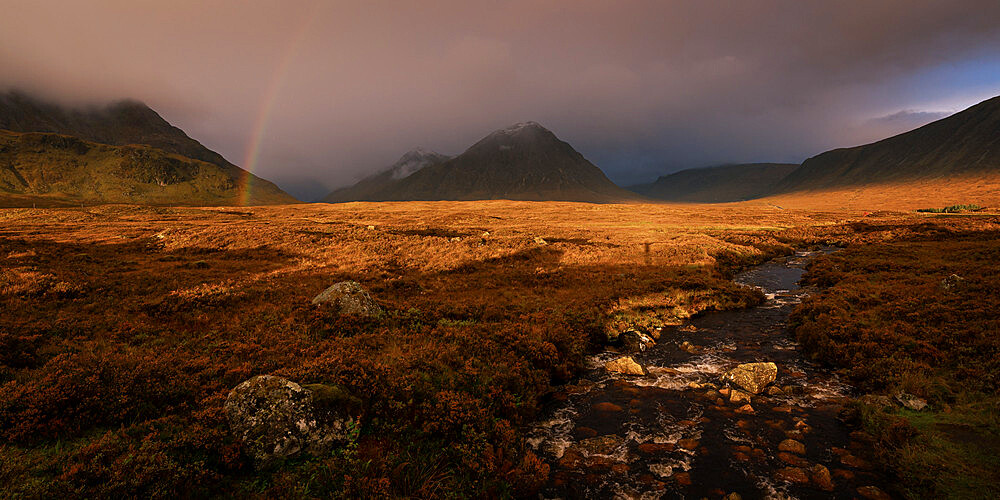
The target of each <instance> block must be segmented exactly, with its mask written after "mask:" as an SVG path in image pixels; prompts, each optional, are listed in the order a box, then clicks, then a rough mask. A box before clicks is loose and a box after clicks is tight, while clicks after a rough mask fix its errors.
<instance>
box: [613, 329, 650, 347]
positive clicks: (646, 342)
mask: <svg viewBox="0 0 1000 500" xmlns="http://www.w3.org/2000/svg"><path fill="white" fill-rule="evenodd" d="M618 340H619V341H620V342H621V344H622V350H624V351H625V352H643V351H645V350H646V349H649V348H650V347H653V346H654V345H656V341H654V340H653V339H652V337H650V336H649V335H646V334H645V333H642V332H637V331H635V330H629V331H627V332H625V333H623V334H621V335H619V336H618Z"/></svg>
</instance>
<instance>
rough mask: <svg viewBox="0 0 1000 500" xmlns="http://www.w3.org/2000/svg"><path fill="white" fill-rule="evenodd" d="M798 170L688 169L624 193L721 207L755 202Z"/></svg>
mask: <svg viewBox="0 0 1000 500" xmlns="http://www.w3.org/2000/svg"><path fill="white" fill-rule="evenodd" d="M796 168H798V165H797V164H793V163H746V164H736V165H721V166H716V167H705V168H691V169H687V170H681V171H679V172H675V173H672V174H670V175H664V176H661V177H660V178H658V179H656V181H654V182H651V183H648V184H639V185H635V186H631V187H629V188H628V189H629V190H631V191H634V192H636V193H639V194H641V195H644V196H648V197H650V198H655V199H659V200H665V201H679V202H690V203H725V202H731V201H743V200H749V199H753V198H757V197H759V196H761V195H763V194H765V193H767V192H768V191H770V190H771V189H773V187H774V185H775V184H776V183H777V182H778V181H780V180H781V179H782V178H784V177H785V176H786V175H788V174H789V173H791V172H792V171H793V170H795V169H796Z"/></svg>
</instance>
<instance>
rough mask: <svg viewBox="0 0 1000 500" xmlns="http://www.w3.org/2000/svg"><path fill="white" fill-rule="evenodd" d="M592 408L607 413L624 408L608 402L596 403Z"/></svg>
mask: <svg viewBox="0 0 1000 500" xmlns="http://www.w3.org/2000/svg"><path fill="white" fill-rule="evenodd" d="M594 409H595V410H597V411H604V412H608V413H616V412H620V411H622V410H624V408H622V407H621V406H618V405H616V404H614V403H608V402H603V403H596V404H594Z"/></svg>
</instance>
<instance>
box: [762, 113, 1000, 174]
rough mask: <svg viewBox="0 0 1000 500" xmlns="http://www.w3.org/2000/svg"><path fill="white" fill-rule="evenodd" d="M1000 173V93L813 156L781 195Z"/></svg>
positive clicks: (794, 172)
mask: <svg viewBox="0 0 1000 500" xmlns="http://www.w3.org/2000/svg"><path fill="white" fill-rule="evenodd" d="M997 175H1000V97H994V98H992V99H989V100H987V101H984V102H981V103H979V104H977V105H975V106H972V107H971V108H968V109H966V110H964V111H961V112H959V113H956V114H954V115H952V116H949V117H947V118H943V119H941V120H938V121H935V122H933V123H929V124H927V125H924V126H923V127H920V128H918V129H915V130H912V131H910V132H906V133H903V134H899V135H897V136H894V137H890V138H888V139H885V140H882V141H879V142H876V143H872V144H867V145H864V146H858V147H853V148H843V149H835V150H832V151H827V152H825V153H823V154H820V155H818V156H814V157H812V158H809V159H808V160H806V161H805V162H803V163H802V166H801V167H799V168H798V169H796V170H795V171H793V172H792V173H791V174H789V175H788V176H787V177H785V178H784V179H783V180H781V182H779V183H778V184H777V185H776V186H775V189H774V191H773V192H774V193H775V194H781V193H792V192H799V191H820V190H830V189H839V188H849V187H859V186H866V185H874V184H903V183H908V182H911V181H916V180H921V181H930V180H940V181H945V182H950V181H952V180H954V179H957V178H965V179H969V178H977V177H984V178H987V177H989V178H992V177H996V176H997Z"/></svg>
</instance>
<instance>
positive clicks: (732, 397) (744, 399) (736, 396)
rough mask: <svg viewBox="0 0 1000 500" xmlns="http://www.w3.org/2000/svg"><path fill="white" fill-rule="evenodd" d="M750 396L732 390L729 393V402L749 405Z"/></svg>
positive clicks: (746, 393)
mask: <svg viewBox="0 0 1000 500" xmlns="http://www.w3.org/2000/svg"><path fill="white" fill-rule="evenodd" d="M750 396H751V395H750V393H748V392H743V391H740V390H737V389H733V390H732V391H731V392H730V393H729V402H730V403H749V402H750Z"/></svg>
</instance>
